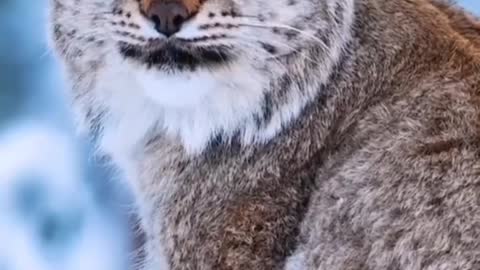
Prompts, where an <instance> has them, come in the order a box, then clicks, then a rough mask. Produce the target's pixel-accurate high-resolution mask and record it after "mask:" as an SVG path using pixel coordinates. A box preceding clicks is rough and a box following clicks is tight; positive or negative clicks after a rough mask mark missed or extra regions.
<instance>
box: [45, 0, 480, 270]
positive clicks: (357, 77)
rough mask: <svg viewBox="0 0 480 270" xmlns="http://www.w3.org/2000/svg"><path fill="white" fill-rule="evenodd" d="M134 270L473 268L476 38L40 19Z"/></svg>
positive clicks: (170, 11) (478, 107) (357, 5)
mask: <svg viewBox="0 0 480 270" xmlns="http://www.w3.org/2000/svg"><path fill="white" fill-rule="evenodd" d="M51 4H52V7H51V16H50V18H51V20H50V34H51V40H52V44H53V46H54V48H55V51H56V53H57V55H58V57H59V59H61V62H62V63H63V66H64V68H65V71H66V74H67V77H68V79H69V81H70V82H71V91H70V96H71V100H72V105H73V109H74V111H75V112H76V113H75V115H76V116H77V120H78V121H77V123H78V126H79V130H80V131H81V132H83V134H85V135H87V136H90V137H91V138H92V139H93V140H94V142H95V143H96V144H97V145H98V148H99V150H100V152H101V154H103V155H105V156H108V157H109V158H111V160H112V161H113V163H114V164H115V165H116V166H117V167H118V168H120V169H121V170H122V171H123V172H125V174H126V175H127V176H128V183H129V185H130V186H131V188H132V190H133V191H134V193H135V195H136V199H137V206H138V215H139V217H140V220H141V226H142V229H143V230H144V231H145V234H146V239H147V241H146V244H145V246H144V249H145V254H146V255H145V258H144V260H143V262H142V266H141V267H142V269H144V270H167V269H172V270H183V269H185V270H187V269H188V270H190V269H191V270H197V269H198V270H210V269H212V270H217V269H218V270H223V269H224V270H227V269H228V270H245V269H248V270H270V269H272V270H276V269H286V270H313V269H322V270H336V269H338V270H341V269H349V270H367V269H369V270H370V269H372V270H384V269H409V270H420V269H429V270H434V269H435V270H437V269H462V270H475V269H480V23H479V22H478V20H477V18H475V17H474V16H473V15H471V14H469V13H467V12H466V11H464V10H462V9H460V8H459V7H457V6H455V5H454V4H453V3H451V2H449V1H442V0H275V1H274V0H51Z"/></svg>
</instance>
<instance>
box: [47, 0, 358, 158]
mask: <svg viewBox="0 0 480 270" xmlns="http://www.w3.org/2000/svg"><path fill="white" fill-rule="evenodd" d="M162 2H166V3H167V4H168V3H180V4H182V6H183V7H184V8H185V10H183V11H182V12H180V13H179V14H180V15H181V16H180V17H178V16H177V17H175V16H174V17H173V18H172V19H171V20H170V21H167V22H164V21H162V20H164V19H165V18H163V17H162V12H152V6H153V5H156V4H159V3H160V4H161V3H162ZM352 2H353V1H352V0H276V1H271V0H177V1H163V0H53V16H52V18H53V20H52V32H53V33H54V40H55V44H56V48H57V51H58V52H59V53H60V55H61V58H62V59H63V60H64V61H65V62H66V64H67V68H68V71H69V75H70V78H71V80H72V81H73V83H74V98H75V101H76V103H77V107H79V109H80V110H81V114H82V118H83V120H84V122H86V124H87V126H89V128H90V129H95V130H100V129H101V130H102V131H103V132H107V130H106V128H105V126H107V124H106V123H105V121H104V120H105V118H107V117H109V118H110V120H112V119H111V118H115V119H114V120H112V121H109V123H110V125H115V126H116V127H117V128H118V127H119V126H124V125H127V124H123V123H124V122H125V120H124V119H125V118H129V119H130V120H128V121H133V122H134V123H130V124H128V126H129V129H130V130H131V129H139V130H142V131H141V132H139V133H138V134H137V135H136V136H133V137H135V139H132V140H133V141H138V139H139V138H140V137H144V136H145V133H147V131H149V130H150V131H151V130H152V129H154V130H155V129H162V130H164V131H165V132H167V133H168V134H170V135H172V136H174V137H178V138H180V139H181V141H182V142H183V143H184V144H185V146H186V148H187V150H188V149H191V150H194V151H196V150H201V149H203V148H204V147H205V145H206V144H207V143H208V142H209V141H210V140H211V139H212V138H213V137H216V136H218V135H226V136H227V137H232V136H237V135H240V136H239V137H240V138H241V139H242V142H253V141H265V140H266V139H268V138H269V137H271V136H272V135H274V134H275V133H276V132H277V131H278V130H279V129H280V127H281V126H282V125H284V124H285V122H287V121H289V120H290V119H291V118H293V117H294V116H295V115H296V114H298V113H299V111H300V110H301V108H302V107H303V105H304V103H306V102H307V100H308V99H310V98H311V97H312V96H313V95H314V94H315V93H313V90H311V89H310V86H308V85H305V84H303V82H302V81H301V79H300V80H299V79H292V78H293V75H295V74H296V73H298V74H299V75H300V76H302V77H306V76H307V75H304V74H305V72H306V71H307V69H314V70H317V71H318V72H317V73H316V75H315V78H314V79H313V78H312V79H311V80H313V81H314V82H315V83H314V84H315V86H318V84H320V83H321V82H322V81H324V80H326V77H327V76H328V75H329V74H330V70H331V69H332V66H333V65H334V64H335V62H336V61H337V59H338V58H339V55H340V54H341V50H342V47H343V45H344V43H345V42H346V40H347V39H348V34H347V32H349V26H350V23H351V16H352V13H353V7H352V6H353V4H352ZM165 16H167V15H165ZM172 27H173V28H172ZM172 29H173V30H172ZM296 82H298V83H296ZM301 88H302V89H301ZM312 89H313V88H312ZM285 90H288V91H285ZM309 91H311V92H309ZM299 92H301V93H299ZM287 100H288V105H287ZM78 105H79V106H78ZM116 110H118V111H120V112H118V113H117V112H116ZM134 115H136V116H134ZM120 118H122V119H120ZM139 118H141V120H140V119H139ZM139 121H140V122H141V123H139ZM99 126H101V128H99ZM132 126H135V127H132ZM107 129H108V128H107ZM130 130H129V131H128V132H127V133H131V131H130ZM112 132H113V131H112ZM117 132H118V130H117V131H115V132H113V133H117ZM237 137H238V136H237ZM122 140H123V141H125V140H126V139H125V138H123V139H122Z"/></svg>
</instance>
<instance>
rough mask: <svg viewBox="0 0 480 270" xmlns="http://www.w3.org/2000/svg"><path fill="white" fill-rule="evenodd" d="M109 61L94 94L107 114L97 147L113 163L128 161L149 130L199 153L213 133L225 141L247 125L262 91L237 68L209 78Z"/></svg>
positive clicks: (260, 81)
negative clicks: (116, 159) (97, 96)
mask: <svg viewBox="0 0 480 270" xmlns="http://www.w3.org/2000/svg"><path fill="white" fill-rule="evenodd" d="M112 58H115V59H109V61H112V63H110V64H109V65H108V68H106V69H104V70H102V71H101V72H100V74H99V77H97V82H99V83H98V84H97V85H96V88H97V89H96V90H95V91H96V92H97V93H98V92H101V93H103V94H102V96H103V98H102V100H101V101H100V102H101V103H102V104H104V105H106V106H107V107H108V109H109V112H110V113H109V114H108V117H107V118H106V119H105V123H104V131H103V136H102V137H103V138H102V139H101V141H100V147H101V148H103V150H104V151H106V152H107V153H109V154H112V156H116V158H121V157H127V156H131V154H133V153H134V150H135V149H136V148H137V146H139V145H138V143H139V142H142V141H143V139H144V138H145V135H146V134H147V133H148V132H149V131H151V130H152V129H155V130H157V132H162V133H164V134H165V136H168V137H170V138H172V139H174V140H178V141H179V142H181V143H182V144H183V146H184V148H185V150H186V151H187V152H188V153H192V154H194V153H199V152H201V151H202V150H203V149H205V147H206V146H207V144H208V142H209V141H210V140H211V138H212V137H213V136H215V135H216V134H218V133H219V132H222V134H224V135H226V136H227V137H229V136H230V135H232V136H233V135H234V133H235V132H237V131H239V130H241V128H242V127H244V126H246V125H249V123H250V122H251V121H250V119H251V116H252V114H253V113H255V112H257V111H258V110H260V108H261V106H260V105H261V101H262V99H263V95H264V91H265V89H268V87H266V86H267V85H266V84H267V83H268V81H265V80H266V77H265V74H263V75H262V74H259V72H258V71H257V70H255V69H254V68H253V67H251V66H250V65H248V64H243V63H240V62H238V63H234V64H231V65H228V66H225V67H222V68H218V69H217V70H215V71H214V72H210V71H208V70H201V69H198V70H197V71H195V72H184V73H174V74H166V73H165V72H162V71H157V70H155V69H148V70H147V68H146V67H145V66H143V65H141V64H138V63H136V62H133V61H130V60H128V61H123V60H122V61H118V60H119V58H118V57H112ZM115 62H117V63H115ZM245 135H246V136H250V135H247V134H245ZM119 151H121V152H123V154H122V153H118V152H119ZM125 154H127V156H125ZM124 162H127V160H124Z"/></svg>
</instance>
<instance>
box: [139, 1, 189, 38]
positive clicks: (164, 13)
mask: <svg viewBox="0 0 480 270" xmlns="http://www.w3.org/2000/svg"><path fill="white" fill-rule="evenodd" d="M146 14H147V16H148V17H149V18H150V19H151V20H152V21H153V22H154V23H155V29H156V30H157V31H158V32H160V33H162V34H164V35H166V36H167V37H169V36H171V35H173V34H175V33H176V32H178V31H179V30H180V27H181V26H182V24H183V23H184V22H185V21H186V20H187V19H188V9H187V7H186V6H185V5H184V4H183V1H175V2H172V1H153V2H152V4H151V5H150V6H149V7H148V9H147V10H146Z"/></svg>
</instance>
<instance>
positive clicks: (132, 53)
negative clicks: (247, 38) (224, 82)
mask: <svg viewBox="0 0 480 270" xmlns="http://www.w3.org/2000/svg"><path fill="white" fill-rule="evenodd" d="M119 45H120V52H121V53H122V55H124V56H125V57H126V58H131V59H135V60H138V61H140V62H144V63H146V64H147V65H148V66H149V67H152V66H158V67H159V68H162V67H170V68H178V69H184V68H189V69H195V68H196V67H198V66H217V65H222V64H225V63H227V62H229V61H231V60H232V58H234V56H233V54H232V53H230V52H229V49H231V48H230V47H227V46H211V47H193V46H188V45H185V44H181V42H158V44H151V45H150V46H149V47H145V46H136V45H130V44H127V43H123V42H121V43H119Z"/></svg>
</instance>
